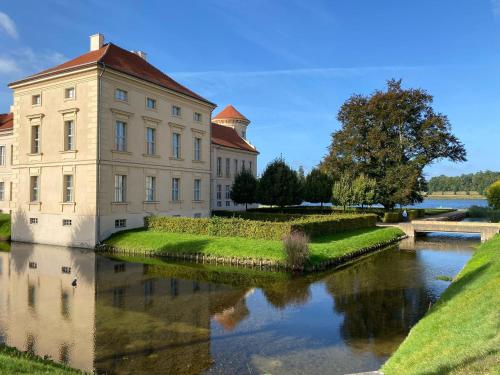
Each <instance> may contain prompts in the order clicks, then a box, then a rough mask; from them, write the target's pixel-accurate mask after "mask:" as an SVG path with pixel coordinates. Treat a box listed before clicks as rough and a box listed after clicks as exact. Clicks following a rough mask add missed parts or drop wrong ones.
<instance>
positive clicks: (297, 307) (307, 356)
mask: <svg viewBox="0 0 500 375" xmlns="http://www.w3.org/2000/svg"><path fill="white" fill-rule="evenodd" d="M478 243H479V238H478V237H474V236H460V235H451V236H450V235H448V236H440V235H437V234H430V235H427V236H425V237H419V238H417V240H416V242H414V243H411V242H402V243H401V244H400V246H399V247H392V248H389V249H386V250H384V251H381V252H378V253H376V254H373V255H371V256H369V257H367V258H365V259H363V260H361V261H359V262H357V263H355V264H353V265H350V266H347V267H345V268H342V269H338V270H333V271H329V272H325V273H321V274H311V275H307V276H290V275H288V274H284V273H273V272H266V271H257V270H250V269H242V268H230V267H216V266H210V265H199V264H198V265H196V264H186V263H184V264H183V263H173V262H163V261H159V260H153V259H143V260H141V259H127V258H109V257H104V256H101V255H96V254H94V253H93V252H89V251H85V250H82V249H70V248H62V247H53V246H45V245H31V244H21V243H12V244H11V246H10V248H6V249H5V250H0V343H5V344H6V345H9V346H12V347H16V348H18V349H20V350H23V351H29V352H31V353H33V354H36V355H38V356H41V357H44V356H48V357H50V358H52V359H53V360H55V361H57V362H61V363H66V364H68V365H69V366H72V367H75V368H79V369H82V370H85V371H93V370H95V371H96V372H97V373H106V374H140V373H147V374H205V373H206V374H273V375H277V374H325V373H328V374H346V373H352V372H358V371H366V370H375V369H378V368H379V367H380V366H381V364H382V363H384V361H386V360H387V358H388V357H389V356H390V355H391V353H392V352H394V351H395V350H396V348H397V347H398V345H399V344H400V343H401V341H402V340H403V339H404V338H405V336H406V335H407V334H408V332H409V330H410V328H411V327H412V326H413V325H414V324H415V323H417V322H418V320H419V319H420V318H421V317H422V316H423V315H424V314H425V312H426V311H427V310H428V309H429V306H430V305H432V304H433V303H434V302H435V301H436V300H437V299H438V298H439V296H440V294H441V293H442V292H443V291H444V290H445V289H446V287H447V286H448V285H449V282H447V281H442V280H439V279H438V278H437V277H438V276H454V275H456V274H457V273H458V272H459V271H460V269H461V268H462V267H463V266H464V265H465V263H466V262H467V260H468V259H469V258H470V256H471V255H472V252H473V247H474V246H476V245H477V244H478ZM4 247H5V246H4ZM75 283H76V286H73V285H72V284H75Z"/></svg>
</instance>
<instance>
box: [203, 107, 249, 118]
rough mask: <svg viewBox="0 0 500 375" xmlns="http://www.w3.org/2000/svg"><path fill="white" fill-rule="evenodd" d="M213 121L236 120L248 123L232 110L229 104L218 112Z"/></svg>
mask: <svg viewBox="0 0 500 375" xmlns="http://www.w3.org/2000/svg"><path fill="white" fill-rule="evenodd" d="M212 119H213V120H222V119H238V120H245V121H248V122H250V120H249V119H247V118H246V117H245V116H243V115H242V114H241V113H240V112H238V110H237V109H236V108H234V107H233V106H232V105H231V104H229V105H228V106H227V107H226V108H224V109H223V110H222V111H220V112H219V113H218V114H217V115H216V116H215V117H213V118H212Z"/></svg>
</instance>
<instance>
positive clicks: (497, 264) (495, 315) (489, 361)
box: [382, 235, 500, 375]
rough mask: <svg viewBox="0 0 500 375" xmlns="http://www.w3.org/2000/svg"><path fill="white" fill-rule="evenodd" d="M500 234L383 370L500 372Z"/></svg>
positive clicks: (395, 372) (393, 372)
mask: <svg viewBox="0 0 500 375" xmlns="http://www.w3.org/2000/svg"><path fill="white" fill-rule="evenodd" d="M499 309H500V235H496V237H494V238H493V239H492V240H490V241H488V242H486V243H484V244H482V245H481V246H480V247H479V248H478V250H477V251H476V253H475V254H474V256H473V257H472V259H471V260H470V261H469V262H468V263H467V265H466V266H465V268H464V269H463V270H462V271H461V272H460V274H459V275H458V276H457V277H456V279H455V281H454V282H453V283H452V284H451V285H450V286H449V287H448V289H446V291H445V292H444V293H443V294H442V295H441V298H440V299H439V301H438V302H437V303H436V305H434V306H433V307H432V309H431V310H430V311H429V313H428V314H427V315H426V316H425V317H424V318H423V319H422V320H421V321H420V322H419V323H418V324H417V325H416V326H415V327H413V329H412V330H411V331H410V334H409V335H408V337H407V338H406V340H405V341H404V342H403V343H402V344H401V346H400V347H399V349H398V350H397V351H396V352H395V353H394V355H393V356H392V357H391V358H390V359H389V361H388V362H387V363H386V364H385V365H384V366H383V368H382V371H383V372H384V373H385V374H386V375H398V374H407V375H415V374H422V375H423V374H455V375H456V374H460V375H462V374H463V375H465V374H467V375H469V374H500V328H499V327H500V310H499Z"/></svg>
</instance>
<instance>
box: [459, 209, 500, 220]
mask: <svg viewBox="0 0 500 375" xmlns="http://www.w3.org/2000/svg"><path fill="white" fill-rule="evenodd" d="M467 216H468V217H473V218H483V219H488V220H489V221H491V222H492V223H499V222H500V210H493V209H491V208H489V207H479V206H472V207H470V208H469V210H468V211H467Z"/></svg>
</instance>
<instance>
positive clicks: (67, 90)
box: [64, 86, 76, 100]
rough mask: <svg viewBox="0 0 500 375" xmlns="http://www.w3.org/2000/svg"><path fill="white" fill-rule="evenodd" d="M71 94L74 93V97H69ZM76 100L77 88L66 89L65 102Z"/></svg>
mask: <svg viewBox="0 0 500 375" xmlns="http://www.w3.org/2000/svg"><path fill="white" fill-rule="evenodd" d="M69 93H72V95H69ZM75 98H76V88H75V87H74V86H72V87H66V88H65V89H64V99H65V100H74V99H75Z"/></svg>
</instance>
